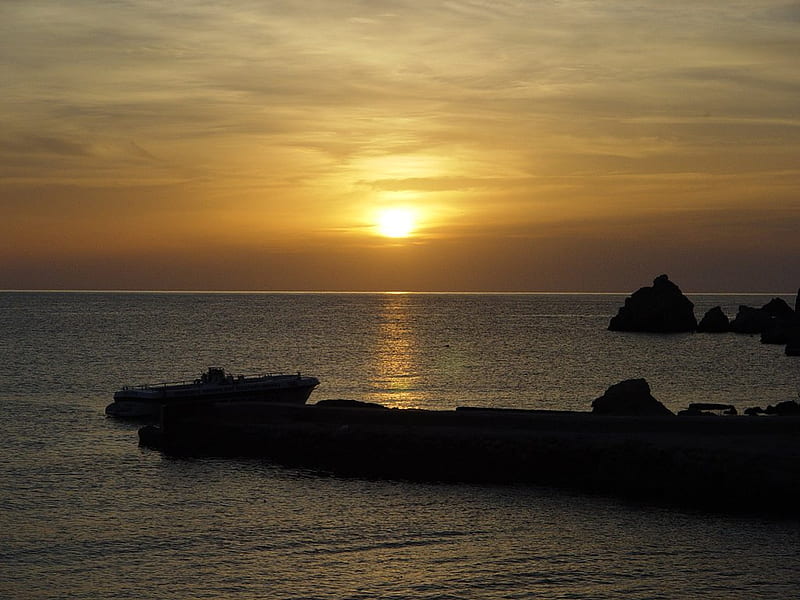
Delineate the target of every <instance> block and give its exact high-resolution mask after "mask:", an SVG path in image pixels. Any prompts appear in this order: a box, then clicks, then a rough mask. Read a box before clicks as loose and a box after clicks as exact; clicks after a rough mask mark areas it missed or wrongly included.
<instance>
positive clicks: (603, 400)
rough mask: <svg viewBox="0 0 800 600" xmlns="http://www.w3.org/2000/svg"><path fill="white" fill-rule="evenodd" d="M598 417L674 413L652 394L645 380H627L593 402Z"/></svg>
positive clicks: (668, 414)
mask: <svg viewBox="0 0 800 600" xmlns="http://www.w3.org/2000/svg"><path fill="white" fill-rule="evenodd" d="M592 412H593V413H594V414H596V415H613V416H672V415H673V413H672V411H671V410H669V409H668V408H667V407H666V406H664V405H663V404H661V402H659V401H658V400H656V399H655V398H653V396H652V395H651V394H650V385H649V384H648V383H647V381H646V380H645V379H626V380H625V381H620V382H619V383H615V384H614V385H612V386H611V387H609V388H608V389H607V390H606V393H605V394H603V395H602V396H600V397H599V398H596V399H595V400H594V401H592Z"/></svg>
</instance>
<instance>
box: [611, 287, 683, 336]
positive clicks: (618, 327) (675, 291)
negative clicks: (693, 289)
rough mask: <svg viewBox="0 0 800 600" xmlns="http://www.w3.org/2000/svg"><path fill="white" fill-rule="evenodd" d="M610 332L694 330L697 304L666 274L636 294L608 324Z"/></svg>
mask: <svg viewBox="0 0 800 600" xmlns="http://www.w3.org/2000/svg"><path fill="white" fill-rule="evenodd" d="M608 328H609V329H610V330H611V331H641V332H652V333H679V332H684V331H694V330H695V329H696V328H697V319H696V318H695V316H694V304H692V302H691V301H690V300H689V299H688V298H687V297H686V296H684V295H683V293H682V292H681V290H680V288H679V287H678V286H677V285H675V284H674V283H672V282H671V281H670V280H669V278H668V277H667V276H666V275H659V276H658V277H656V278H655V279H654V280H653V286H652V287H643V288H640V289H639V290H637V291H636V292H634V293H633V294H632V295H631V296H629V297H628V298H627V299H626V300H625V305H624V306H622V307H620V309H619V312H618V313H617V316H615V317H613V318H612V319H611V322H610V323H609V325H608Z"/></svg>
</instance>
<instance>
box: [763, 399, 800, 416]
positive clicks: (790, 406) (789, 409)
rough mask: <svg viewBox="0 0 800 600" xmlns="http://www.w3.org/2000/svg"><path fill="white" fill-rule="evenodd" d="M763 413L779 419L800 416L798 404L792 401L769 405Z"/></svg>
mask: <svg viewBox="0 0 800 600" xmlns="http://www.w3.org/2000/svg"><path fill="white" fill-rule="evenodd" d="M764 412H766V413H767V414H768V415H778V416H779V417H788V416H795V415H800V404H798V403H797V402H795V401H794V400H785V401H783V402H778V403H777V404H776V405H775V406H772V405H771V404H770V405H769V406H768V407H767V410H765V411H764Z"/></svg>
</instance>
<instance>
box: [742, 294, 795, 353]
mask: <svg viewBox="0 0 800 600" xmlns="http://www.w3.org/2000/svg"><path fill="white" fill-rule="evenodd" d="M797 325H798V323H797V316H796V313H795V311H794V310H792V307H790V306H789V305H788V304H787V303H786V301H785V300H783V299H781V298H773V299H772V300H770V301H769V302H767V303H766V304H765V305H764V306H762V307H761V308H753V307H750V306H740V307H739V312H738V313H737V314H736V318H735V319H734V320H733V321H731V331H733V332H734V333H751V334H752V333H758V334H761V342H762V343H764V344H787V343H789V341H790V340H791V339H793V336H794V334H795V330H796V329H797Z"/></svg>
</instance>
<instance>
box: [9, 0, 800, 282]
mask: <svg viewBox="0 0 800 600" xmlns="http://www.w3.org/2000/svg"><path fill="white" fill-rule="evenodd" d="M798 57H800V3H798V2H787V1H774V2H773V1H760V0H756V1H753V0H749V1H747V2H744V1H737V0H726V1H716V0H712V1H708V2H699V3H698V2H696V1H692V2H689V1H683V0H674V1H672V2H669V3H660V2H638V1H635V0H624V1H617V0H607V1H604V2H593V1H592V2H589V1H548V2H544V1H541V2H540V1H530V0H528V1H520V2H513V1H502V0H501V1H497V2H481V1H477V0H476V1H464V2H460V1H444V2H428V1H426V2H423V1H420V0H406V1H403V0H398V1H381V0H375V1H369V2H367V1H336V0H326V1H313V0H311V1H304V2H270V1H265V0H258V1H257V0H249V1H248V0H231V1H229V2H218V1H214V2H204V1H196V0H193V1H191V2H190V1H184V0H173V1H171V2H163V1H160V0H159V1H155V0H119V1H115V2H109V1H105V0H103V1H99V0H71V1H70V2H62V1H60V0H58V1H56V0H23V1H17V0H3V2H2V3H0V91H1V92H2V93H1V94H0V216H2V225H1V226H0V289H220V290H434V291H435V290H442V291H447V290H484V291H488V290H498V291H525V290H528V291H630V290H632V289H635V288H637V287H639V286H640V285H646V284H649V282H650V281H651V280H652V278H653V277H655V276H656V275H658V274H660V273H662V272H666V273H668V274H669V275H670V277H671V278H672V279H673V280H674V281H676V282H677V283H678V284H679V285H680V286H681V287H682V288H683V289H684V290H686V291H775V292H784V291H794V290H796V289H797V286H798V285H800V67H798V65H800V62H798V60H800V58H798ZM390 209H391V210H396V211H405V212H398V213H395V221H396V220H397V218H400V220H401V221H403V222H404V224H403V225H402V226H399V225H398V224H397V223H395V224H394V227H395V229H394V233H391V231H392V230H391V226H389V225H386V223H385V222H384V224H383V225H381V222H382V221H381V219H383V220H384V221H385V220H386V217H385V211H387V210H390ZM382 215H384V216H382ZM398 215H400V216H399V217H398Z"/></svg>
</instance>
